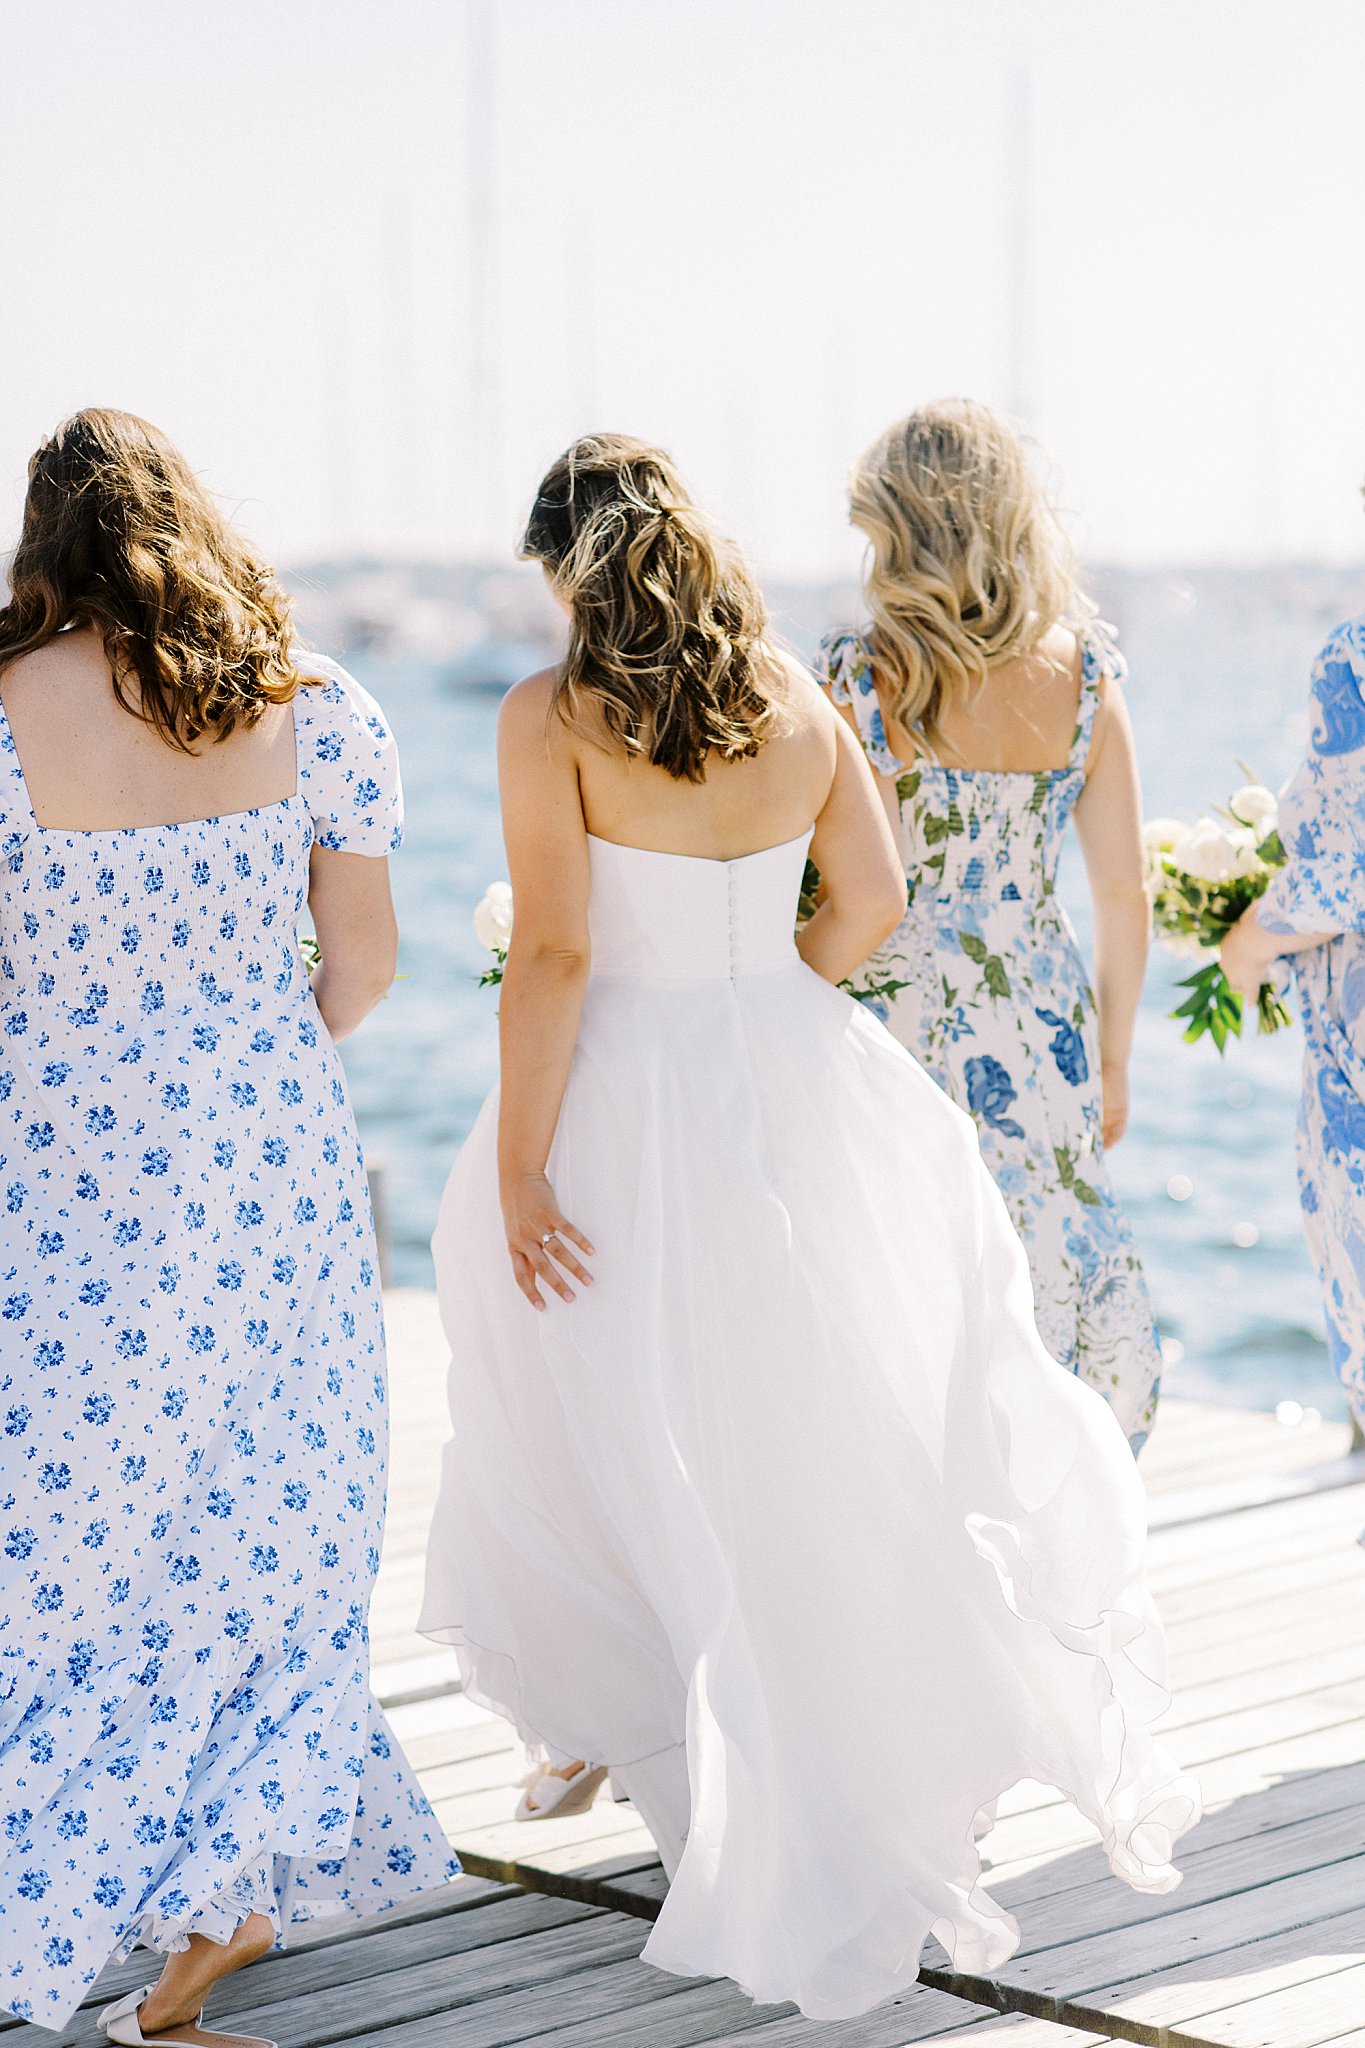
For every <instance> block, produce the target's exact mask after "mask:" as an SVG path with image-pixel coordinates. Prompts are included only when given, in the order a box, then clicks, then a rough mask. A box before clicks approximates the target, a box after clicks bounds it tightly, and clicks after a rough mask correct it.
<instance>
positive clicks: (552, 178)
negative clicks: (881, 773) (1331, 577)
mask: <svg viewBox="0 0 1365 2048" xmlns="http://www.w3.org/2000/svg"><path fill="white" fill-rule="evenodd" d="M480 18H482V19H483V20H484V21H485V22H487V21H489V20H491V23H492V33H491V40H492V45H493V57H492V64H491V69H489V70H484V71H483V72H482V74H481V75H482V77H483V78H484V80H486V82H487V84H486V88H485V87H484V86H478V85H476V88H475V90H474V91H473V92H472V93H471V90H470V50H471V48H474V47H477V45H478V42H479V29H478V22H479V20H480ZM1025 72H1026V73H1027V76H1028V79H1029V104H1030V110H1031V111H1030V116H1029V126H1030V129H1031V135H1032V147H1031V150H1030V152H1029V158H1030V169H1029V181H1028V203H1027V204H1026V205H1025V206H1023V207H1022V208H1021V204H1020V197H1019V180H1018V164H1019V150H1018V146H1017V122H1016V120H1015V118H1014V116H1013V115H1012V112H1011V109H1012V108H1013V107H1014V106H1015V104H1016V103H1017V100H1018V96H1019V88H1018V83H1017V81H1018V79H1019V77H1020V75H1021V74H1023V73H1025ZM471 105H473V106H476V107H478V108H481V109H482V110H483V111H482V114H481V116H480V117H479V118H480V119H481V120H483V121H484V122H486V124H487V125H486V142H487V147H486V149H485V148H484V146H483V143H482V142H481V139H480V138H481V133H482V132H483V131H480V130H479V129H478V128H477V125H476V133H475V135H474V137H473V138H472V139H471V135H470V122H469V115H470V108H471ZM481 161H482V162H484V163H485V164H486V166H487V180H488V192H489V203H488V208H487V220H488V232H487V235H486V237H485V238H484V241H483V243H482V245H480V244H479V243H478V242H477V241H476V240H472V239H471V236H470V232H469V219H470V204H471V196H473V197H474V198H475V200H476V201H477V195H478V186H479V181H480V175H481V174H480V173H479V172H478V170H477V168H474V167H476V166H477V165H478V163H479V162H481ZM1030 219H1031V222H1032V226H1031V229H1030V230H1029V234H1028V246H1029V248H1030V250H1031V255H1030V260H1029V262H1028V264H1027V266H1026V268H1027V271H1028V276H1029V289H1028V293H1027V301H1026V304H1027V309H1028V317H1027V319H1026V321H1025V323H1024V326H1025V332H1024V339H1023V342H1022V345H1021V344H1020V342H1019V339H1018V332H1019V321H1018V318H1017V309H1018V306H1019V304H1020V300H1019V295H1018V293H1017V291H1016V290H1015V287H1014V285H1013V284H1012V278H1013V276H1014V255H1015V251H1016V249H1017V246H1018V241H1019V233H1020V225H1021V220H1025V221H1027V220H1030ZM480 246H482V248H483V250H484V252H485V258H486V261H485V262H484V263H483V264H482V266H481V259H480V256H479V248H480ZM481 267H482V269H483V273H484V274H483V276H482V282H481V281H480V272H481ZM479 391H482V392H484V393H485V394H486V400H485V403H484V405H483V407H482V413H483V424H482V425H479V424H478V423H477V422H476V420H475V417H474V410H475V408H474V405H473V402H472V400H473V395H474V394H476V393H478V392H479ZM954 391H958V392H971V393H975V394H977V395H979V396H981V397H984V398H986V399H989V400H992V401H994V402H996V403H1000V404H1004V405H1006V406H1012V405H1015V404H1017V403H1020V402H1022V403H1023V405H1024V408H1025V411H1026V415H1027V417H1028V419H1029V423H1030V424H1031V425H1032V426H1033V428H1034V429H1035V431H1036V432H1038V433H1039V434H1040V435H1041V437H1042V438H1043V440H1044V441H1045V442H1046V444H1047V445H1048V446H1049V448H1050V449H1051V450H1052V452H1053V455H1054V457H1055V460H1056V467H1057V471H1058V474H1059V477H1060V481H1061V488H1062V495H1063V498H1064V502H1065V503H1066V504H1067V505H1068V506H1069V507H1071V508H1073V509H1074V512H1075V515H1076V526H1077V531H1078V535H1079V538H1080V539H1081V542H1082V545H1083V547H1084V548H1085V550H1086V551H1087V552H1088V553H1089V554H1090V555H1091V556H1092V557H1095V558H1103V559H1107V560H1127V561H1138V562H1142V561H1162V562H1178V561H1187V562H1188V561H1209V560H1221V561H1227V560H1233V561H1239V560H1241V561H1248V560H1250V561H1255V560H1266V559H1272V558H1283V557H1285V556H1294V557H1322V556H1325V557H1329V558H1333V559H1352V558H1355V557H1357V556H1359V555H1360V554H1361V553H1362V552H1363V551H1365V526H1362V516H1361V500H1360V496H1359V485H1360V483H1361V480H1362V478H1363V477H1365V5H1362V4H1361V0H1293V4H1291V0H1012V4H1011V0H384V4H382V5H381V4H379V0H363V4H361V0H222V4H217V5H214V4H209V0H41V4H32V0H0V493H2V494H3V499H2V501H0V512H3V514H4V521H3V524H4V529H5V540H4V542H3V543H0V544H2V545H8V539H9V536H10V535H11V534H12V532H13V529H14V527H15V525H16V524H17V517H18V506H19V502H20V497H21V493H22V484H23V473H24V464H25V462H26V459H27V456H28V454H29V452H30V450H31V448H32V447H33V445H34V444H35V443H36V441H37V440H38V439H39V437H40V436H41V434H42V433H43V432H44V431H46V430H47V429H48V428H49V427H50V426H51V424H52V423H53V422H54V421H55V420H56V419H58V418H59V417H61V416H62V415H63V414H64V413H66V412H69V411H71V410H73V409H74V408H75V407H76V406H78V405H81V404H87V403H110V404H117V405H124V406H128V407H130V408H132V409H133V410H136V411H139V412H142V413H145V414H147V415H148V416H150V417H151V418H153V419H155V420H157V421H158V422H159V423H160V424H161V425H162V426H164V427H165V428H166V429H167V431H168V432H170V433H171V434H172V436H173V437H174V438H176V439H177V440H178V441H180V443H181V444H182V445H183V446H184V448H185V449H186V451H187V452H188V454H189V455H190V457H191V460H192V461H193V462H194V463H195V465H196V467H198V468H200V469H201V470H202V471H203V473H204V474H205V475H206V477H207V478H208V480H209V481H210V482H211V483H212V484H213V485H214V486H215V487H216V488H217V489H219V490H220V491H222V492H223V493H224V494H225V495H226V496H227V497H228V498H229V500H230V501H231V502H232V503H233V504H235V505H236V506H237V507H238V508H239V516H240V518H241V520H242V522H243V524H244V525H245V526H246V527H247V528H248V530H249V531H251V532H253V533H254V534H255V535H256V536H257V537H258V538H259V539H260V540H261V541H262V542H263V543H264V545H265V546H267V547H268V548H269V549H270V550H272V551H273V552H274V553H275V554H276V555H277V556H278V557H280V558H282V559H284V560H285V561H289V562H298V561H300V560H302V559H303V558H305V557H306V556H309V555H315V554H318V553H336V552H340V551H349V550H352V549H358V548H365V549H371V550H375V551H377V552H381V553H385V554H395V555H396V554H403V553H420V554H424V555H436V556H440V555H450V554H453V553H458V554H466V555H468V554H481V555H484V556H491V555H496V554H499V553H501V552H503V551H504V550H506V549H508V548H510V547H511V545H512V543H513V541H514V539H515V536H516V531H517V519H518V514H519V513H520V512H521V511H522V510H523V509H524V506H525V504H526V503H527V501H528V500H529V496H530V492H531V490H532V487H533V486H534V483H535V481H536V479H537V477H538V476H539V474H540V472H541V470H542V469H543V468H544V467H545V465H546V463H547V462H548V460H549V459H550V458H551V457H552V456H553V455H554V454H555V453H556V452H557V451H558V449H559V448H560V447H561V446H562V445H563V444H564V443H565V442H566V441H567V440H568V439H569V438H571V437H572V435H574V434H575V433H578V432H580V431H583V430H584V429H585V428H588V427H591V426H609V427H614V428H619V429H622V430H624V431H627V432H632V433H638V434H642V435H647V436H650V437H653V438H657V439H659V440H662V441H663V442H664V443H665V444H666V445H668V446H669V447H671V448H672V449H673V450H674V452H675V453H676V454H677V456H678V457H679V458H680V460H681V461H682V463H683V465H684V468H685V469H686V471H687V472H688V474H689V475H690V477H691V478H692V480H693V483H694V485H695V486H696V488H697V491H698V494H699V496H701V497H702V499H703V500H704V501H705V502H707V503H709V504H710V505H711V506H712V507H713V508H714V509H715V510H717V511H718V512H719V513H720V514H721V515H722V517H723V518H724V519H725V520H726V522H727V523H728V524H729V525H730V526H731V527H732V529H733V530H734V531H736V532H737V533H738V534H739V535H740V536H741V538H742V539H743V540H744V541H745V542H746V543H747V545H748V546H749V547H750V549H751V551H752V552H753V554H754V556H755V558H756V559H757V561H758V563H759V564H760V566H761V567H762V568H763V569H765V570H767V571H769V572H773V573H783V574H793V573H796V574H814V575H824V574H830V573H845V572H849V571H851V570H853V569H854V568H855V566H856V564H857V561H858V559H859V555H860V547H859V544H858V542H857V540H856V538H855V537H854V536H852V535H851V534H850V533H849V532H848V530H847V528H846V525H845V521H844V513H843V504H842V496H843V491H842V486H843V479H844V476H845V474H846V472H847V469H848V466H849V463H850V461H851V460H852V458H853V456H854V455H855V454H856V453H857V452H858V450H859V449H860V448H861V447H862V446H863V445H865V443H866V442H867V441H869V440H870V439H871V438H872V436H873V435H874V434H875V433H876V432H877V431H878V430H879V429H880V428H881V427H882V426H883V425H885V424H886V423H887V422H888V421H889V420H891V419H893V418H895V417H897V416H898V415H899V414H900V413H902V412H904V411H906V410H907V409H908V408H909V407H910V406H911V405H913V404H915V403H917V402H918V401H920V400H923V399H925V398H929V397H933V396H936V395H941V394H943V393H946V392H954Z"/></svg>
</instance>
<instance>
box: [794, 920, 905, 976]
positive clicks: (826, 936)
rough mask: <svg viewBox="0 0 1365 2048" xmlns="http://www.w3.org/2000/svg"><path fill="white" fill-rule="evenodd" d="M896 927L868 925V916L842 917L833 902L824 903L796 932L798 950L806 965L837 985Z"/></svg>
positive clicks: (873, 951)
mask: <svg viewBox="0 0 1365 2048" xmlns="http://www.w3.org/2000/svg"><path fill="white" fill-rule="evenodd" d="M900 907H901V908H903V907H904V906H903V905H902V906H900ZM898 916H899V912H898ZM894 930H895V924H894V923H892V924H886V923H884V922H882V923H877V924H869V922H868V921H867V919H866V918H857V919H851V918H848V917H844V916H841V915H840V912H839V910H838V908H837V906H836V905H835V904H834V903H833V902H832V901H830V902H825V903H822V904H821V905H820V906H819V908H818V909H817V911H816V913H815V915H814V917H812V918H811V919H810V920H809V922H808V923H806V924H804V925H803V926H802V927H801V929H800V931H799V932H798V933H797V935H796V950H797V952H798V953H799V954H800V955H801V958H802V959H803V960H804V961H805V963H806V965H807V967H813V968H814V970H815V972H816V973H817V974H819V975H822V976H823V978H824V979H825V980H826V981H832V982H833V983H834V984H835V986H836V987H837V986H838V984H839V983H840V982H841V981H843V980H845V979H846V978H847V977H848V976H849V975H850V974H852V973H853V971H854V970H855V968H858V967H861V966H862V964H863V962H864V960H866V959H867V957H868V955H869V953H875V952H876V950H877V948H878V946H880V945H882V944H883V943H884V941H885V940H886V939H887V938H888V937H889V936H890V934H891V932H892V931H894Z"/></svg>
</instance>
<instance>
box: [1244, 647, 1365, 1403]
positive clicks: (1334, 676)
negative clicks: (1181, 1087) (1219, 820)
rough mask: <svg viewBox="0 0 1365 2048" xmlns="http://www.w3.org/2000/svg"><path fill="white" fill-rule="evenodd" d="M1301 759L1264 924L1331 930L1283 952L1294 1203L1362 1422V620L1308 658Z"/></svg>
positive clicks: (1345, 1382)
mask: <svg viewBox="0 0 1365 2048" xmlns="http://www.w3.org/2000/svg"><path fill="white" fill-rule="evenodd" d="M1311 688H1312V695H1313V710H1314V720H1313V737H1312V742H1311V744H1310V747H1309V752H1308V757H1307V759H1306V760H1305V761H1304V763H1303V766H1302V767H1301V768H1300V769H1299V770H1298V772H1297V774H1296V775H1295V776H1294V777H1293V779H1292V781H1291V782H1290V783H1289V786H1288V788H1287V789H1286V790H1285V792H1284V795H1283V797H1282V798H1281V801H1280V837H1281V838H1282V839H1283V841H1284V845H1285V850H1286V852H1287V853H1288V855H1289V860H1288V864H1287V866H1286V867H1284V868H1283V869H1282V870H1281V872H1280V874H1279V875H1278V876H1277V877H1276V879H1275V880H1274V882H1272V884H1271V886H1270V888H1269V890H1268V891H1267V893H1266V895H1265V897H1264V898H1263V899H1262V903H1261V907H1260V921H1261V923H1262V924H1263V925H1264V926H1265V927H1266V929H1267V931H1272V932H1283V933H1299V932H1324V933H1330V934H1334V936H1332V937H1331V938H1329V940H1328V941H1327V943H1326V944H1324V945H1321V946H1311V947H1308V948H1306V949H1305V951H1303V952H1302V953H1297V954H1295V956H1294V974H1295V979H1296V981H1297V983H1298V995H1299V1008H1300V1012H1301V1014H1302V1017H1303V1035H1304V1065H1303V1093H1302V1096H1301V1098H1300V1105H1299V1129H1298V1167H1299V1200H1300V1203H1301V1206H1302V1209H1303V1223H1304V1231H1305V1234H1306V1236H1307V1239H1308V1248H1309V1250H1310V1252H1311V1253H1312V1255H1313V1258H1314V1260H1315V1262H1316V1264H1317V1268H1318V1275H1319V1278H1320V1280H1321V1283H1322V1295H1323V1307H1324V1310H1325V1312H1326V1320H1327V1343H1328V1347H1329V1349H1330V1352H1331V1358H1332V1364H1333V1367H1334V1368H1335V1370H1336V1373H1337V1376H1338V1378H1339V1379H1340V1381H1341V1384H1342V1386H1343V1387H1344V1388H1345V1390H1346V1393H1347V1396H1348V1398H1349V1400H1350V1403H1351V1407H1352V1410H1353V1412H1354V1413H1355V1416H1356V1418H1357V1420H1358V1421H1360V1422H1361V1423H1362V1424H1365V617H1361V618H1356V619H1351V620H1349V621H1348V623H1347V624H1346V625H1344V626H1342V627H1340V628H1339V630H1338V631H1337V632H1335V633H1334V634H1333V635H1332V637H1331V639H1330V640H1329V641H1328V642H1327V645H1326V646H1325V647H1324V648H1323V650H1322V652H1321V654H1320V655H1319V656H1318V659H1317V662H1316V664H1315V666H1314V669H1313V678H1312V685H1311Z"/></svg>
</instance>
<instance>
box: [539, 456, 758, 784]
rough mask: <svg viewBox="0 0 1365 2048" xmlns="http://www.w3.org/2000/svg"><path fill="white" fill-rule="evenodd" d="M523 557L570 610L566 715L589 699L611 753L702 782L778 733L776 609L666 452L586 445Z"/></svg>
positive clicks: (561, 466)
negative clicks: (771, 652)
mask: <svg viewBox="0 0 1365 2048" xmlns="http://www.w3.org/2000/svg"><path fill="white" fill-rule="evenodd" d="M521 553H522V556H523V557H524V558H526V559H528V560H531V561H538V562H541V563H543V564H544V566H545V568H546V570H547V571H548V572H549V575H550V577H551V580H552V582H553V584H554V587H555V590H556V591H557V592H558V594H559V595H560V597H561V598H562V599H563V600H564V602H565V604H566V605H567V606H568V608H569V615H570V620H571V630H570V635H569V650H568V653H567V655H566V656H565V658H564V662H563V666H562V667H561V670H560V678H559V687H558V690H557V691H556V695H555V708H556V710H557V711H558V712H559V713H560V714H561V715H562V716H563V717H564V718H566V719H567V720H569V721H570V722H571V723H575V724H577V723H579V722H580V719H581V712H582V709H583V707H584V703H585V700H586V702H587V703H588V704H589V705H591V706H592V707H593V708H594V709H595V710H596V712H597V714H598V717H599V718H600V720H601V723H602V725H603V726H605V728H606V734H607V738H608V742H609V744H612V745H615V746H619V747H622V748H624V749H625V750H626V751H627V752H629V753H632V754H636V755H639V756H640V757H641V758H642V759H644V760H648V761H651V762H653V763H654V765H655V766H656V767H659V768H663V769H664V770H666V772H667V773H668V774H669V775H672V776H674V777H676V778H677V779H678V780H679V781H682V780H687V781H689V782H701V781H703V780H704V778H705V774H706V762H707V757H708V755H710V754H711V753H713V752H714V753H717V754H719V755H720V756H721V757H722V759H724V760H739V759H743V758H745V757H747V756H749V755H753V754H756V753H757V752H758V750H759V748H760V747H761V746H762V745H763V743H764V741H765V740H766V739H768V738H769V737H771V734H772V732H773V729H774V724H775V721H776V719H777V717H778V715H779V714H778V710H777V706H776V703H775V701H774V698H773V695H772V691H771V689H770V688H769V686H768V682H767V680H766V679H765V675H764V666H765V663H764V657H763V636H764V633H765V630H766V627H767V613H766V611H765V609H764V605H763V599H762V598H761V596H760V595H759V592H758V588H757V586H756V585H755V583H754V580H753V578H752V576H751V575H750V573H749V569H748V567H747V565H746V564H745V562H744V560H743V558H742V557H741V555H740V554H739V551H738V550H737V549H736V548H735V547H734V546H733V545H732V543H730V542H729V541H727V540H725V539H723V538H722V537H721V536H720V535H719V534H718V533H716V532H715V531H714V529H713V528H712V526H711V524H710V522H709V521H708V520H707V519H706V518H705V517H704V516H703V515H702V513H701V512H699V511H698V509H697V507H696V506H695V505H694V504H693V502H692V500H691V498H690V497H689V496H688V494H687V491H686V490H685V488H684V486H683V484H682V481H681V479H680V477H679V476H678V473H677V471H676V469H675V468H674V467H673V463H672V461H671V460H670V458H669V457H668V456H667V455H665V454H664V452H663V450H662V449H661V448H654V447H651V446H650V445H649V443H648V442H645V441H633V440H630V439H629V438H628V437H627V436H626V435H624V434H592V435H588V436H587V437H585V438H584V439H583V440H581V441H576V442H575V443H574V445H573V446H572V448H570V449H568V450H567V451H566V453H565V454H563V455H561V456H560V458H559V460H558V461H557V462H556V463H555V464H554V465H553V467H552V468H551V469H550V470H549V472H548V473H547V475H546V476H545V478H544V480H543V482H542V483H541V486H540V489H539V491H538V492H537V493H536V502H535V504H534V506H533V507H532V510H531V516H530V519H529V520H528V522H527V526H526V532H525V535H524V537H523V539H522V543H521ZM767 667H768V669H769V672H770V673H772V671H773V664H772V663H771V662H769V663H768V664H767Z"/></svg>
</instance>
